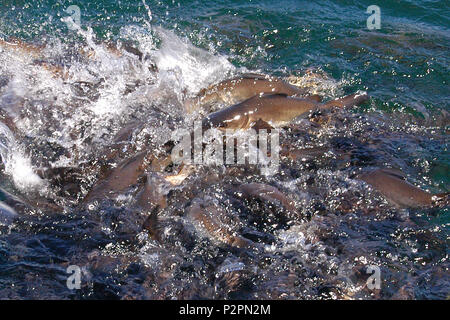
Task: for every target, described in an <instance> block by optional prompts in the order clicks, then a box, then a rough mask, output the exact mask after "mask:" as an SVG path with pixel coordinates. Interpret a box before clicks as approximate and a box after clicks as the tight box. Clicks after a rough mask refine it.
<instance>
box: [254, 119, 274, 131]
mask: <svg viewBox="0 0 450 320" xmlns="http://www.w3.org/2000/svg"><path fill="white" fill-rule="evenodd" d="M251 128H252V129H254V130H255V131H259V130H262V129H266V130H272V129H273V127H272V126H271V125H270V124H268V123H267V122H266V121H264V120H261V119H258V121H256V122H255V123H254V124H253V125H252V127H251Z"/></svg>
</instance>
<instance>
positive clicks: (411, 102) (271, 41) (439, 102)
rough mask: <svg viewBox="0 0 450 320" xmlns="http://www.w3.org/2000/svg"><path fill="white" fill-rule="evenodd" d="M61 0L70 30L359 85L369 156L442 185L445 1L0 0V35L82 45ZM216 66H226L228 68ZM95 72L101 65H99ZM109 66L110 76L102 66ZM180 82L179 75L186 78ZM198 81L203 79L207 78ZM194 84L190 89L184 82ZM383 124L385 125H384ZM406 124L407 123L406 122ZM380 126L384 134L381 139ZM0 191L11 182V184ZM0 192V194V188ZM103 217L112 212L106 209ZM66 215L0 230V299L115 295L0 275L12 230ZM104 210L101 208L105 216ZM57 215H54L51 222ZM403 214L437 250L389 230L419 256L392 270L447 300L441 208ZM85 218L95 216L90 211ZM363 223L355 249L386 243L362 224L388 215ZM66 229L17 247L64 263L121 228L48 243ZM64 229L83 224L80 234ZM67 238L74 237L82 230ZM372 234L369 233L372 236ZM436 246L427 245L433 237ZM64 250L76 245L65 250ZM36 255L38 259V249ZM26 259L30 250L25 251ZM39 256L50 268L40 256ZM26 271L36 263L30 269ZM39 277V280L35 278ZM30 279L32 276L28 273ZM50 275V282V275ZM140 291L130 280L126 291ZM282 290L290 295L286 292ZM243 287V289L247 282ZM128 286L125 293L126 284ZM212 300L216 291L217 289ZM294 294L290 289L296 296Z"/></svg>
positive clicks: (420, 292)
mask: <svg viewBox="0 0 450 320" xmlns="http://www.w3.org/2000/svg"><path fill="white" fill-rule="evenodd" d="M372 4H376V5H378V6H379V7H380V8H381V29H380V30H368V29H367V26H366V19H367V18H368V16H369V14H367V13H366V9H367V7H368V6H369V5H372ZM69 5H77V6H79V7H80V12H81V28H82V29H83V30H88V29H89V28H91V29H92V32H93V35H94V37H95V39H96V41H98V42H104V43H106V42H116V41H117V40H119V39H121V40H130V39H131V40H132V41H134V42H135V43H138V44H140V47H141V49H142V48H143V47H145V46H144V44H143V43H144V42H143V40H142V39H147V38H148V37H154V38H152V41H151V45H150V47H151V46H154V47H156V48H160V47H161V46H162V45H163V43H164V39H160V38H159V36H158V31H157V30H159V29H158V28H163V29H164V30H171V31H173V32H174V33H175V34H176V36H177V37H178V38H177V39H182V40H183V41H185V42H187V43H190V44H192V45H194V46H195V47H197V48H201V49H202V50H203V51H202V52H207V53H208V57H210V56H213V57H222V58H224V59H225V60H226V61H228V62H230V63H231V65H232V66H233V68H236V70H244V71H245V70H248V71H256V72H263V73H267V74H272V75H277V76H281V77H288V76H290V75H296V76H297V75H300V74H302V73H303V72H304V71H305V70H307V69H313V70H320V72H323V73H325V74H327V75H328V76H329V77H330V78H331V79H334V81H335V83H337V85H336V86H335V87H334V88H333V90H337V92H338V93H339V94H350V93H353V92H356V91H357V90H364V91H367V92H368V94H369V95H370V96H371V98H372V99H371V101H370V103H368V104H366V105H364V106H362V107H360V108H355V109H353V110H351V111H350V113H353V114H361V115H364V116H368V117H369V118H370V119H378V121H382V122H384V123H385V126H386V127H389V130H391V131H389V130H387V129H386V130H387V131H386V132H387V133H386V132H384V133H383V134H384V135H382V134H380V136H377V135H376V134H375V133H376V130H375V132H374V135H373V136H374V139H375V138H379V139H382V140H383V143H384V144H382V146H383V150H380V151H383V152H384V151H385V152H386V153H387V154H388V155H387V156H385V157H381V160H380V161H379V163H377V164H378V165H379V164H381V163H383V164H394V166H397V167H400V168H401V169H402V170H404V171H406V172H407V174H408V175H409V177H410V178H411V179H413V181H414V182H415V183H416V184H418V185H420V186H421V187H423V188H426V189H428V190H430V191H432V192H449V187H448V186H449V181H450V174H449V168H450V154H449V152H448V142H449V141H448V132H449V130H450V128H449V123H450V122H449V120H450V118H449V117H450V114H449V112H450V109H449V107H450V95H449V81H450V72H449V67H450V60H449V59H450V58H449V52H450V6H449V3H448V1H381V0H380V1H377V2H376V3H374V2H372V1H295V0H281V1H243V0H242V1H238V0H233V1H218V0H214V1H172V0H171V1H149V0H147V1H146V3H145V5H144V3H143V2H142V1H138V0H132V1H88V0H78V1H75V2H74V1H42V0H38V1H27V0H16V1H12V0H2V4H1V8H0V37H3V38H8V37H16V38H19V39H22V40H24V41H27V42H30V43H35V44H42V43H52V44H55V43H56V45H55V47H57V46H58V45H59V44H61V43H62V44H63V45H65V46H67V47H68V48H70V47H72V46H73V47H75V48H76V47H77V45H78V44H79V43H85V42H86V36H85V35H83V34H81V33H77V32H74V31H70V30H68V28H67V25H66V24H65V23H64V22H62V21H61V18H62V17H65V16H68V14H67V13H65V12H64V10H65V9H66V8H67V7H68V6H69ZM146 6H147V7H148V8H146ZM148 9H149V10H148ZM166 41H167V39H166ZM174 43H178V42H174ZM153 49H154V48H153ZM155 50H157V49H155ZM174 50H176V47H175V48H174ZM66 58H67V57H66ZM2 63H3V64H4V65H6V64H8V61H7V60H3V61H2ZM227 70H228V71H229V70H231V67H230V68H228V69H227ZM97 71H98V70H97ZM101 72H103V69H101V71H100V72H99V73H101ZM108 75H110V74H109V73H108ZM186 79H187V78H185V79H183V81H186V82H187V81H188V80H186ZM202 81H204V82H205V83H206V82H208V81H209V80H208V81H206V80H202ZM209 82H211V81H209ZM193 87H195V86H194V85H193ZM0 88H1V87H0ZM186 88H188V89H186V90H188V91H189V90H190V89H189V88H191V87H190V86H189V84H187V85H186ZM195 88H196V87H195ZM333 90H331V91H330V90H329V91H327V92H326V94H325V96H326V97H331V96H332V95H333V93H335V92H334V91H333ZM61 92H62V91H61ZM190 93H192V92H190ZM354 117H355V118H353V119H357V118H356V117H357V116H354ZM380 119H381V120H380ZM355 121H356V120H355ZM374 121H375V120H374ZM349 127H350V126H349ZM346 128H347V131H346V132H345V133H343V135H345V136H346V138H352V137H356V138H357V137H361V136H364V137H365V138H367V136H370V134H367V136H366V135H365V134H363V133H360V132H359V131H358V130H355V131H354V132H353V131H351V130H350V129H348V127H346ZM380 128H381V127H380ZM382 128H383V130H384V129H385V127H382ZM416 129H417V131H415V130H416ZM380 130H381V129H380ZM391 133H392V136H391V137H387V135H388V134H391ZM380 137H381V138H380ZM52 141H53V140H52ZM1 185H2V186H3V187H5V186H6V185H8V186H10V185H11V182H10V181H9V182H7V183H6V182H4V183H2V184H1ZM10 190H11V191H13V188H10ZM0 197H2V198H3V196H2V194H1V193H0ZM105 210H108V209H105ZM124 210H125V209H124ZM72 214H73V213H72ZM83 214H85V213H83ZM114 214H116V215H119V214H118V213H117V212H116V213H114ZM75 216H76V217H75V218H74V220H70V219H68V220H64V219H63V218H56V220H58V221H56V222H55V221H53V220H52V219H53V218H49V219H50V221H45V222H44V225H43V226H40V227H39V228H38V227H36V225H34V223H31V222H23V224H24V225H23V226H20V227H19V228H18V230H16V231H14V230H13V233H12V235H11V233H10V234H9V235H6V233H4V234H3V235H2V239H0V241H3V242H0V243H2V246H1V247H0V249H2V250H3V251H2V252H3V253H4V254H3V255H2V256H0V257H2V258H1V259H3V260H0V262H3V263H4V269H2V271H1V273H0V289H1V288H2V287H1V286H2V284H3V286H4V290H5V292H6V293H5V295H4V296H2V297H21V298H27V297H35V298H44V297H47V296H53V295H55V296H57V297H58V294H59V295H62V297H64V298H92V297H94V298H95V297H100V298H104V297H113V298H116V297H119V298H120V297H122V298H123V296H124V294H123V292H122V293H121V294H117V295H116V292H117V291H118V289H116V288H115V287H114V286H115V285H117V282H120V280H118V279H119V278H120V277H119V276H117V277H116V278H114V280H111V281H109V280H105V281H104V282H102V281H99V282H98V283H101V285H98V286H99V288H100V289H99V288H97V287H96V288H95V289H92V288H90V289H89V290H90V291H89V290H88V291H86V292H83V293H78V294H73V293H67V292H66V291H65V289H64V288H63V285H61V283H63V282H62V280H61V279H60V278H58V279H59V280H58V281H59V282H58V281H56V280H53V279H52V278H51V276H48V277H47V278H46V280H41V281H44V283H45V284H46V285H48V291H46V290H43V292H41V293H40V294H37V295H35V296H33V295H32V294H30V293H29V292H28V291H27V289H26V288H22V289H21V290H22V291H15V290H13V289H11V288H10V287H9V285H10V283H13V282H15V281H16V280H17V279H19V280H20V281H22V280H23V279H22V278H21V277H20V275H15V274H14V275H11V273H9V271H10V270H11V268H12V266H14V264H13V263H11V261H10V259H9V260H8V258H7V257H11V256H13V255H14V254H13V251H14V249H13V248H14V247H15V246H17V237H18V238H20V237H21V236H24V234H27V233H31V234H34V233H33V232H34V231H35V230H46V232H48V230H47V229H46V228H47V227H48V225H50V224H51V223H55V224H58V223H60V222H61V223H62V225H63V226H66V225H67V228H68V229H70V230H73V229H75V228H80V229H81V230H85V231H86V233H89V232H90V231H91V227H90V226H86V225H85V224H88V222H83V221H82V219H80V217H79V216H77V215H76V214H75ZM110 218H111V217H108V219H110ZM59 219H62V220H64V221H59ZM105 219H106V218H105ZM111 219H112V218H111ZM375 220H376V219H375ZM414 220H415V221H416V222H417V224H418V225H420V228H422V229H421V231H420V232H418V234H423V233H425V232H428V231H429V230H436V228H437V229H438V231H436V237H437V239H439V241H440V242H439V241H438V240H436V241H437V242H438V243H439V245H438V248H437V249H436V252H431V253H430V252H426V251H427V250H426V249H423V248H424V247H426V248H428V247H427V245H422V244H421V242H420V241H421V240H420V239H419V240H417V239H415V238H414V239H409V237H410V235H409V234H408V235H406V234H405V235H404V236H401V235H398V239H400V238H402V237H403V238H402V239H401V240H398V241H399V243H401V244H399V243H397V242H395V243H394V244H392V247H395V248H400V247H401V248H402V249H398V250H400V251H399V252H398V254H399V255H400V256H401V255H402V251H401V250H403V249H404V248H406V247H408V246H411V247H414V248H415V246H416V247H419V249H418V250H419V252H420V253H421V254H422V253H423V256H424V257H422V256H421V258H420V259H422V260H420V259H419V258H417V257H415V256H414V255H413V254H411V253H405V255H406V256H408V259H410V260H408V259H406V258H405V259H406V260H407V261H408V262H407V263H406V262H405V263H404V264H403V265H402V266H401V267H398V266H396V267H398V268H400V269H401V270H402V271H401V272H400V273H402V274H403V275H404V276H398V277H399V278H402V279H403V280H405V278H408V277H407V276H406V274H407V273H408V272H410V271H411V270H415V271H417V274H419V275H420V276H418V277H419V278H420V277H421V276H423V278H420V279H421V280H420V281H422V282H421V284H420V286H419V287H420V288H419V289H417V290H416V292H415V296H414V297H416V298H446V297H448V289H445V284H448V279H447V278H448V274H447V271H442V270H441V269H440V268H442V269H443V270H445V266H448V261H447V258H446V257H445V253H446V252H447V253H448V246H447V243H448V231H449V223H450V215H449V212H448V209H442V210H440V211H438V212H433V213H429V212H416V213H415V217H414ZM94 221H96V220H95V219H94ZM97 222H98V221H96V223H97ZM102 222H103V221H102ZM391 222H392V221H391ZM370 223H372V222H370ZM373 223H374V225H370V224H369V225H365V226H364V227H361V230H362V231H361V230H360V231H359V232H362V233H364V232H366V231H367V234H369V235H368V236H367V238H364V237H362V238H360V237H359V236H355V238H354V240H355V241H356V242H357V241H362V242H361V243H363V244H362V245H361V246H362V247H364V246H365V245H367V246H369V247H370V246H371V245H373V242H371V241H381V242H383V241H385V239H386V238H383V236H379V235H378V234H372V233H370V232H372V231H373V228H378V227H379V228H381V230H380V233H383V232H384V237H388V235H392V234H396V232H397V231H396V230H394V229H395V228H396V227H394V225H395V224H393V225H389V226H387V225H384V224H383V225H381V226H379V225H376V224H375V222H373ZM343 224H344V223H343ZM343 228H344V229H343V230H344V233H345V232H348V234H351V233H352V232H356V231H355V230H350V229H351V227H349V229H346V227H343ZM366 228H367V229H366ZM405 228H406V227H405ZM62 229H64V227H63V228H62ZM131 229H132V228H131ZM427 230H428V231H427ZM14 232H16V234H15V233H14ZM65 232H66V230H59V231H57V232H56V234H55V235H52V234H51V232H48V233H46V234H45V236H43V237H44V239H42V238H39V236H38V235H39V233H38V232H37V231H36V233H35V237H37V238H39V240H36V242H42V243H43V244H42V243H41V244H36V243H31V244H28V245H26V247H27V248H28V249H27V250H31V251H33V250H35V251H36V252H39V250H43V251H45V250H49V251H50V252H51V254H52V255H53V258H55V259H56V260H58V256H59V255H61V256H63V257H64V258H60V259H62V260H63V261H62V262H61V264H64V263H66V262H68V261H72V262H73V260H76V257H78V256H80V257H84V256H83V252H84V251H86V252H88V251H89V252H91V250H97V249H99V248H104V247H105V245H106V244H107V243H110V242H113V243H115V241H118V239H120V237H121V236H120V235H117V234H116V235H115V237H112V236H111V238H100V237H99V238H98V239H91V240H92V243H89V244H87V245H86V248H84V247H82V248H78V247H77V249H74V248H75V247H76V244H74V243H73V242H72V240H69V239H65V240H64V241H66V242H64V243H63V244H61V247H59V245H58V244H55V242H56V243H57V242H58V241H57V240H54V239H53V238H52V237H55V239H60V238H64V236H63V235H65ZM74 232H75V233H76V232H80V233H83V232H84V231H74ZM78 236H79V237H80V238H83V237H82V236H81V235H78ZM24 237H25V236H24ZM377 237H378V240H376V239H377ZM111 239H112V240H111ZM383 239H384V240H383ZM405 239H406V240H405ZM29 241H32V240H29ZM46 241H47V242H46ZM366 241H367V242H366ZM402 241H405V242H402ZM407 241H411V242H412V243H415V244H411V243H409V242H407ZM405 243H406V244H405ZM435 243H436V242H433V244H435ZM45 247H46V248H45ZM388 247H390V245H389V246H388ZM30 248H31V249H30ZM48 248H51V249H48ZM197 249H198V248H197ZM58 250H60V251H58ZM71 250H73V251H74V252H75V253H76V254H73V255H72V252H71ZM198 250H200V249H198ZM211 250H212V249H211ZM386 250H387V251H389V250H388V249H386V248H383V249H380V250H378V251H376V250H375V249H374V251H376V253H374V256H379V257H384V255H385V254H387V253H386V252H387V251H386ZM392 250H394V249H392ZM405 250H406V249H405ZM385 251H386V252H385ZM5 252H7V253H5ZM413 252H414V253H416V252H417V251H413ZM197 254H202V253H197ZM219 254H222V253H219ZM36 255H37V256H38V257H40V258H42V257H41V256H40V255H39V253H36ZM77 255H78V256H77ZM19 256H20V255H19ZM24 256H26V254H24ZM31 256H32V257H34V258H36V257H35V256H34V255H33V254H31ZM34 258H30V259H31V260H33V259H34ZM36 259H37V260H39V259H38V258H36ZM42 259H43V260H45V259H44V258H42ZM80 259H81V260H83V259H84V258H80ZM99 259H100V258H99ZM414 259H419V260H417V261H420V262H422V261H423V260H426V261H427V263H429V265H431V266H433V268H435V269H432V271H429V270H428V269H426V270H425V269H420V268H421V267H418V266H416V265H414V261H416V260H414ZM427 259H428V260H427ZM47 260H52V258H47ZM400 260H401V259H400ZM33 261H34V260H33ZM316 262H317V261H316ZM39 263H43V264H44V265H50V263H48V261H40V262H39ZM133 263H134V262H133ZM280 263H281V262H280ZM399 263H400V262H399ZM119 264H120V262H119ZM313 264H314V263H313ZM427 267H428V265H427ZM0 268H1V266H0ZM27 268H30V269H31V270H35V269H33V267H32V266H31V267H30V266H28V267H27ZM415 268H417V270H416V269H415ZM424 268H425V267H424ZM430 268H431V267H430ZM393 269H395V267H393V268H392V270H393ZM52 270H53V269H52ZM61 270H62V269H61ZM61 270H53V271H54V272H55V273H56V274H57V276H55V277H61V278H62V277H63V275H61V272H62V271H61ZM102 270H103V269H102ZM436 270H437V271H436ZM58 272H59V273H58ZM102 272H104V273H102V274H101V276H99V277H100V279H107V278H108V277H107V276H105V274H108V271H102ZM427 272H430V274H432V277H434V278H433V279H435V278H436V279H437V278H439V279H441V280H442V279H443V280H442V281H443V282H439V283H438V280H436V282H433V284H431V285H430V286H427V285H426V284H423V281H425V280H423V279H425V278H426V274H427ZM440 272H441V273H442V272H443V273H444V275H443V276H442V275H441V274H440ZM391 276H392V277H393V278H395V277H396V276H393V275H391ZM2 277H3V280H2ZM440 277H441V278H440ZM269 278H270V277H269ZM47 280H48V282H46V281H47ZM441 280H439V281H441ZM20 281H19V282H20ZM34 281H36V282H39V280H34ZM52 281H55V282H56V283H59V284H58V285H57V284H52ZM408 281H409V282H408ZM411 281H413V282H414V281H416V280H405V282H404V283H403V286H406V287H408V286H409V285H411ZM174 283H177V282H174ZM405 283H406V284H405ZM442 283H443V284H442ZM52 285H54V286H61V288H59V287H58V289H54V291H52V289H51V288H52ZM416 285H417V284H416ZM130 286H131V285H130ZM130 286H129V287H127V294H128V292H129V291H133V290H132V289H130ZM199 286H200V285H199ZM399 286H400V287H402V286H401V285H399ZM443 286H444V288H443ZM113 287H114V288H115V289H114V290H115V291H114V290H113V289H111V292H110V291H108V290H109V288H113ZM313 287H314V286H313ZM316 287H317V285H316ZM316 287H315V288H316ZM308 288H309V287H308ZM402 288H403V287H402ZM139 290H140V289H139ZM139 290H138V289H136V291H139ZM167 290H168V289H167ZM261 290H263V289H261ZM398 290H399V288H397V287H395V286H393V287H392V286H391V287H389V288H388V289H386V291H383V293H382V294H381V295H378V296H377V295H375V296H373V295H372V296H370V295H364V294H366V293H364V294H363V293H361V294H362V296H361V297H363V298H391V297H392V296H394V293H395V292H397V291H398ZM162 291H164V290H162ZM199 291H201V290H199ZM256 291H257V290H256ZM287 291H288V292H289V290H287ZM306 291H307V290H306ZM406 291H407V290H406ZM113 292H114V293H113ZM249 292H252V291H251V290H249ZM134 294H135V296H136V297H152V298H153V297H155V296H152V295H147V296H146V295H145V294H143V295H140V294H139V293H136V292H134ZM252 294H253V293H252ZM252 294H250V293H248V292H247V291H245V293H242V292H241V293H240V294H237V295H236V296H235V298H236V297H237V298H248V297H250V298H255V295H252ZM308 294H309V295H308V296H305V297H308V298H320V297H321V296H320V295H319V294H318V293H317V291H314V290H312V289H311V291H308ZM130 295H131V296H133V295H132V294H131V293H130ZM170 295H172V296H175V297H183V296H182V295H178V296H177V295H176V294H175V293H173V292H170V293H167V294H166V295H165V294H163V293H161V295H160V296H158V297H163V298H167V297H170ZM260 296H264V295H262V294H261V295H260ZM187 297H189V295H187ZM191 297H192V296H191ZM193 297H201V294H199V293H198V292H196V293H195V294H194V295H193ZM219 297H223V296H220V295H219ZM266 297H267V296H266ZM268 297H275V296H268ZM295 297H297V298H298V297H301V295H297V296H295ZM327 297H328V296H327Z"/></svg>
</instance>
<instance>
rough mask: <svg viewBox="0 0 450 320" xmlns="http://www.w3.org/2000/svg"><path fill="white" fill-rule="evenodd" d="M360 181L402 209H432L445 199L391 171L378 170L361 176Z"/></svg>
mask: <svg viewBox="0 0 450 320" xmlns="http://www.w3.org/2000/svg"><path fill="white" fill-rule="evenodd" d="M359 179H361V180H363V181H365V182H366V183H368V184H370V185H371V186H372V187H373V188H374V189H376V190H378V191H379V192H380V193H381V194H382V195H383V196H384V197H385V198H386V199H387V200H388V201H389V202H391V203H393V204H394V205H395V206H397V207H401V208H420V207H431V206H434V205H435V204H436V203H437V201H439V200H440V198H442V197H443V196H442V195H433V194H431V193H429V192H426V191H424V190H422V189H420V188H418V187H416V186H414V185H412V184H411V183H409V182H408V181H406V180H405V179H404V178H403V176H402V175H401V174H396V173H394V172H393V171H392V170H389V169H377V170H374V171H371V172H369V173H365V174H362V175H360V176H359Z"/></svg>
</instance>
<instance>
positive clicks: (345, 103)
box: [324, 93, 369, 108]
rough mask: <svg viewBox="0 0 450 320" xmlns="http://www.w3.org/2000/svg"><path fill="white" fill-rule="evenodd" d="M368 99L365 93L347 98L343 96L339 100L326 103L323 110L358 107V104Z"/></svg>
mask: <svg viewBox="0 0 450 320" xmlns="http://www.w3.org/2000/svg"><path fill="white" fill-rule="evenodd" d="M368 99H369V96H368V95H367V94H366V93H363V94H358V93H355V94H351V95H348V96H345V97H343V98H340V99H336V100H332V101H328V102H327V103H325V104H324V106H325V108H331V107H339V108H343V107H352V106H358V105H360V104H363V103H364V102H366V101H367V100H368Z"/></svg>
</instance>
